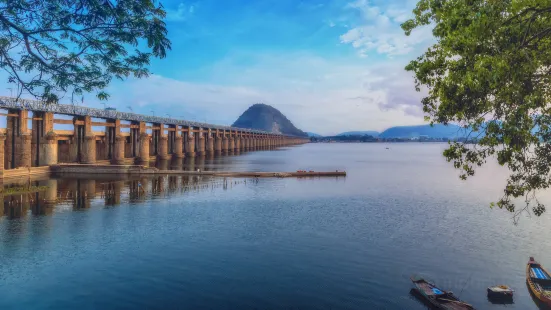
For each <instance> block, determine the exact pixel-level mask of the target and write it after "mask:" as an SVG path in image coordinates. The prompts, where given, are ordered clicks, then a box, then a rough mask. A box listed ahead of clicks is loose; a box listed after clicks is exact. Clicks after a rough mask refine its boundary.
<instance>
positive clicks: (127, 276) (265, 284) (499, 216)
mask: <svg viewBox="0 0 551 310" xmlns="http://www.w3.org/2000/svg"><path fill="white" fill-rule="evenodd" d="M445 146H446V145H445V144H423V143H396V144H380V143H376V144H366V143H365V144H340V143H332V144H308V145H302V146H297V147H289V148H283V149H280V150H273V151H261V152H250V153H245V154H242V155H240V156H227V157H220V158H215V159H214V160H206V161H202V160H198V159H196V162H192V163H191V166H189V167H188V168H189V169H196V168H197V167H196V166H193V165H197V163H198V162H200V168H202V169H206V170H208V169H219V170H233V171H252V170H259V171H295V170H299V169H301V170H315V171H323V170H326V171H334V170H346V171H347V173H348V175H347V177H346V178H312V179H295V178H285V179H259V180H254V179H227V180H225V181H224V180H223V179H217V178H206V177H202V178H200V177H187V176H186V177H175V176H161V177H156V178H151V179H130V180H128V179H125V178H122V177H121V178H119V179H118V180H112V179H110V178H109V177H105V176H104V177H101V176H97V177H95V176H94V177H91V176H86V177H80V178H63V179H50V180H42V181H39V182H38V183H36V184H35V185H36V186H39V188H41V189H40V193H39V194H32V195H21V194H14V195H6V196H5V197H4V209H3V210H0V212H1V213H0V214H1V217H0V261H1V262H2V263H1V264H0V308H1V309H136V308H148V309H426V307H425V306H424V305H423V304H421V303H420V302H419V301H418V300H417V299H416V298H415V297H413V296H411V295H410V294H409V291H410V288H411V282H410V280H409V277H410V276H411V275H413V274H416V275H422V276H424V277H426V278H429V279H431V280H433V281H434V282H436V283H437V284H438V285H440V286H441V287H443V288H444V289H448V290H452V291H454V292H455V293H456V294H459V295H460V297H461V298H462V299H464V300H465V301H467V302H469V303H472V304H473V305H474V306H476V307H477V309H501V308H503V307H506V308H507V309H537V307H536V305H535V303H534V301H533V300H532V298H531V296H530V295H529V293H528V290H527V288H526V285H525V278H524V270H525V264H526V262H527V260H528V258H529V256H535V258H536V259H537V260H539V261H540V262H541V263H542V264H543V265H544V266H548V267H549V268H551V243H550V242H549V241H548V240H549V239H547V237H548V234H549V223H550V220H551V219H550V215H549V214H545V215H544V216H542V217H540V218H537V217H531V218H530V217H527V216H523V217H522V218H521V219H520V221H519V224H518V225H514V224H513V220H512V219H511V214H510V213H508V212H506V211H504V210H499V209H490V207H489V204H490V202H491V201H495V200H496V199H497V198H499V197H500V194H501V193H502V188H503V185H504V181H505V177H506V175H507V174H506V171H505V169H503V168H501V167H498V166H497V165H495V164H493V163H492V164H489V165H488V166H487V167H484V168H482V169H480V170H479V171H478V172H477V175H476V176H475V177H474V178H472V179H470V180H468V181H467V182H463V181H460V180H459V179H458V172H457V171H455V170H454V169H453V167H452V165H451V164H450V163H447V162H446V161H445V160H444V158H443V157H442V155H441V153H442V150H443V149H444V148H445ZM6 186H7V185H6ZM541 199H542V200H543V201H547V202H550V204H551V199H550V197H549V195H548V194H547V193H546V194H544V195H542V197H541ZM549 212H551V211H548V213H549ZM495 284H508V285H510V286H512V287H513V288H514V289H515V290H516V292H515V298H514V304H511V305H506V306H504V305H495V304H492V303H490V302H489V301H488V300H487V298H486V287H488V286H490V285H495Z"/></svg>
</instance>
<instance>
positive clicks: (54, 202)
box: [0, 154, 246, 219]
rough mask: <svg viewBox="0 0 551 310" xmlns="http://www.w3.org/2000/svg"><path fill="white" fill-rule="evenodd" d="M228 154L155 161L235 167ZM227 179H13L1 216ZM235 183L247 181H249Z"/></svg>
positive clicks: (112, 201) (210, 185)
mask: <svg viewBox="0 0 551 310" xmlns="http://www.w3.org/2000/svg"><path fill="white" fill-rule="evenodd" d="M230 162H231V160H229V158H228V156H220V154H218V155H209V156H197V157H185V158H173V159H170V160H157V161H156V162H154V163H151V166H155V167H156V168H158V169H161V170H185V171H197V170H201V171H222V170H230V168H232V167H235V166H234V165H232V164H231V163H230ZM225 182H227V181H224V179H220V178H212V177H208V176H155V177H153V176H152V177H140V176H127V175H94V176H90V175H86V176H78V177H59V178H58V177H54V178H45V179H33V180H30V179H21V180H9V181H6V183H5V184H4V183H2V180H0V186H3V187H4V192H3V193H0V199H2V200H3V201H4V206H3V208H2V207H0V218H7V219H16V218H23V217H25V216H27V214H29V211H30V213H31V214H32V215H50V214H52V213H53V212H54V210H55V209H56V207H63V208H65V209H66V208H69V209H72V210H74V211H79V210H86V209H88V208H90V206H91V203H92V201H96V200H98V201H100V200H103V203H104V205H105V206H106V207H111V206H117V205H119V204H121V202H122V201H127V202H129V203H139V202H144V201H147V200H149V199H152V198H155V197H163V196H166V195H171V194H174V193H182V192H186V191H194V190H202V189H214V188H225V187H227V185H228V184H225ZM232 182H237V183H241V182H243V183H245V182H246V180H244V179H240V180H237V181H236V180H234V181H232Z"/></svg>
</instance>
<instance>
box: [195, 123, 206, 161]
mask: <svg viewBox="0 0 551 310" xmlns="http://www.w3.org/2000/svg"><path fill="white" fill-rule="evenodd" d="M204 134H205V133H204V132H203V130H202V129H201V128H199V149H198V150H197V154H198V155H199V156H205V155H206V150H205V136H204Z"/></svg>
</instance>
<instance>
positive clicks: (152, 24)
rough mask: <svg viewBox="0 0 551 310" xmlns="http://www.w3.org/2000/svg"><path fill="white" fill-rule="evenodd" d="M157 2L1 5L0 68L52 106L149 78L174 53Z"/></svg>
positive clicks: (8, 1)
mask: <svg viewBox="0 0 551 310" xmlns="http://www.w3.org/2000/svg"><path fill="white" fill-rule="evenodd" d="M165 15H166V13H165V11H164V10H163V8H162V6H161V5H160V4H159V3H157V1H156V0H48V1H43V0H0V68H2V69H3V70H5V71H6V72H7V73H8V75H9V78H8V82H9V83H12V84H15V85H16V89H17V95H18V97H19V96H20V95H21V94H23V93H29V94H30V95H32V96H34V97H36V98H38V99H40V100H45V101H46V102H50V103H53V102H57V101H58V100H59V96H60V95H63V94H67V93H69V94H71V98H74V96H75V95H76V96H78V95H82V94H83V93H86V92H95V93H96V96H97V97H98V98H99V99H100V100H105V99H107V98H108V96H109V95H108V94H107V93H106V92H105V91H104V89H105V87H106V86H107V85H108V84H109V82H110V81H111V79H112V78H113V77H115V78H118V79H124V78H126V77H128V76H134V77H137V78H141V77H144V76H147V75H148V74H149V71H148V69H147V65H148V64H149V61H150V58H151V57H152V56H154V57H159V58H162V57H165V55H166V52H167V50H169V49H170V41H169V40H168V39H167V38H166V34H167V30H166V27H165V23H164V22H163V18H164V17H165Z"/></svg>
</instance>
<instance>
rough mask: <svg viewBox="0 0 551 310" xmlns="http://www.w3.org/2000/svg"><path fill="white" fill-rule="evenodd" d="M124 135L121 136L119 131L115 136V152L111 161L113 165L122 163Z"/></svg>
mask: <svg viewBox="0 0 551 310" xmlns="http://www.w3.org/2000/svg"><path fill="white" fill-rule="evenodd" d="M125 141H126V137H124V136H122V135H121V134H120V133H119V134H118V135H116V136H115V148H114V149H115V152H114V154H113V155H114V156H113V160H112V163H113V164H115V165H122V164H124V143H125Z"/></svg>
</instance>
